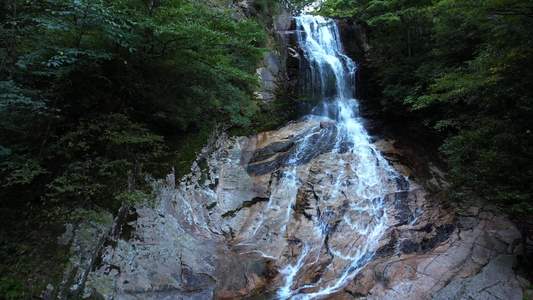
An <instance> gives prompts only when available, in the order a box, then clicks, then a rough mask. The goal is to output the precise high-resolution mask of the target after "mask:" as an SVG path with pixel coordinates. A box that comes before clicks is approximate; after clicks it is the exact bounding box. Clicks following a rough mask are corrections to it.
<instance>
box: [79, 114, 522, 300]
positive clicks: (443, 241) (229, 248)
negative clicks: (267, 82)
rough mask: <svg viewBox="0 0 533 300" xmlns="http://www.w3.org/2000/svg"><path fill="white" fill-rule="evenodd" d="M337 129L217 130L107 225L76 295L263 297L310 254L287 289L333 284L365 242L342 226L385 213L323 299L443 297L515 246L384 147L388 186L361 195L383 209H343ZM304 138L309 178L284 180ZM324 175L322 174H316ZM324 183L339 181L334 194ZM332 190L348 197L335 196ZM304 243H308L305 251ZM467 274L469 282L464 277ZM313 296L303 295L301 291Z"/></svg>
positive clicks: (496, 224)
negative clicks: (186, 162) (370, 250)
mask: <svg viewBox="0 0 533 300" xmlns="http://www.w3.org/2000/svg"><path fill="white" fill-rule="evenodd" d="M335 130H336V125H335V124H334V123H324V122H322V123H321V122H320V120H316V121H311V122H309V121H308V120H307V121H305V122H294V123H291V124H288V125H287V126H285V127H283V128H280V129H279V130H276V131H271V132H264V133H260V134H258V135H255V136H251V137H235V138H229V137H228V136H226V135H225V134H221V135H220V136H219V137H218V139H216V140H214V142H213V144H212V145H211V147H209V148H206V149H205V152H204V153H203V154H202V155H201V157H202V160H205V162H206V163H207V167H206V166H205V164H204V167H203V168H200V166H199V164H195V165H194V166H193V168H192V172H191V174H190V175H188V176H186V177H184V178H183V179H182V180H181V181H180V182H175V180H174V178H173V177H172V176H169V177H168V178H167V180H166V181H161V182H159V183H157V185H158V186H159V187H158V190H159V193H160V194H159V197H158V200H157V201H156V203H154V204H153V205H151V206H150V205H146V206H138V207H136V208H135V210H134V209H131V210H130V211H129V214H130V215H131V216H130V217H124V218H122V219H121V220H122V221H120V222H122V225H120V226H118V225H116V226H115V228H116V230H115V232H113V233H112V234H110V235H109V237H108V239H107V242H105V243H104V245H103V247H102V248H100V254H99V259H98V260H97V261H98V262H97V263H95V264H94V265H93V266H92V268H91V270H88V271H89V272H87V273H86V274H87V275H86V284H85V289H84V292H83V295H85V296H89V295H93V296H98V295H101V296H104V298H107V299H112V298H115V299H177V298H180V299H181V298H183V299H211V298H218V299H235V298H243V297H252V296H254V295H264V296H265V295H266V296H265V297H267V298H268V297H273V295H274V294H275V293H276V292H277V291H278V290H279V289H280V288H281V287H283V286H284V285H286V280H287V278H288V277H287V274H284V273H282V271H286V270H287V266H290V265H296V263H297V262H296V261H295V260H294V258H295V257H299V255H300V254H302V253H303V251H308V253H310V254H309V256H308V257H307V258H306V259H304V262H305V264H304V265H305V267H303V269H304V271H302V272H299V273H297V275H295V276H294V277H292V278H291V280H292V287H296V286H306V285H309V286H314V285H317V284H320V283H325V284H332V283H333V282H335V280H337V279H338V277H339V273H338V272H339V271H338V270H342V268H343V264H345V263H346V262H342V261H340V260H338V258H337V259H335V258H334V257H335V255H338V254H339V253H344V254H345V255H349V254H351V253H353V251H354V249H357V247H358V246H360V245H362V244H364V243H367V242H368V241H367V239H366V237H365V236H364V235H359V234H357V233H355V232H354V229H353V228H352V227H350V226H349V224H351V223H353V224H355V222H360V223H358V224H373V223H376V222H379V220H382V219H380V218H382V216H384V215H386V216H387V219H386V230H385V232H384V233H383V236H382V237H381V238H380V239H379V241H376V242H377V246H376V249H377V250H376V251H375V253H374V255H373V256H369V257H368V260H366V261H365V263H364V265H360V266H354V267H357V268H360V270H359V273H358V274H357V275H356V276H355V278H353V279H352V280H349V281H347V282H346V285H345V286H344V287H342V288H341V289H339V290H336V291H332V292H331V294H329V295H328V297H331V298H336V299H353V298H354V297H365V298H366V299H398V297H400V296H399V295H406V294H409V295H410V297H411V298H410V299H428V298H429V297H430V295H433V296H434V297H435V299H448V298H446V297H448V296H449V295H451V293H452V292H450V291H454V288H453V287H455V286H460V287H466V286H470V285H472V284H474V283H475V284H476V285H477V284H478V279H475V278H476V277H472V276H475V275H476V274H477V273H478V272H480V270H482V268H483V267H484V266H485V265H487V264H488V263H489V262H491V261H492V260H493V259H495V258H497V257H499V255H500V254H501V253H512V252H513V251H514V249H515V247H516V246H517V241H518V238H519V234H518V231H517V230H516V229H515V228H514V226H513V225H512V224H511V223H510V222H509V221H508V220H506V219H505V218H503V217H501V216H499V215H496V214H495V213H493V212H491V211H490V210H487V209H480V208H475V207H473V208H471V209H470V210H468V211H460V212H458V213H455V212H454V211H453V210H452V209H450V208H442V206H441V205H440V204H439V202H438V201H436V200H435V199H436V197H435V194H434V192H433V191H432V190H430V189H427V188H426V187H427V186H428V185H427V182H426V180H422V182H418V181H416V180H410V181H407V180H406V179H405V178H404V177H403V176H406V177H409V174H410V173H413V172H414V171H413V169H412V168H411V167H410V166H409V165H408V164H406V165H403V164H400V163H398V161H401V160H402V159H403V158H402V157H401V156H402V153H403V152H402V149H397V148H394V147H393V146H392V145H391V143H390V142H389V141H386V140H378V141H377V142H376V145H378V146H379V147H378V149H380V151H382V153H383V154H384V157H392V155H388V154H394V153H395V154H397V155H398V156H397V157H396V158H395V161H396V163H394V164H393V165H394V166H395V167H396V171H397V172H398V174H402V175H403V176H398V177H397V178H395V179H393V180H391V181H390V182H386V183H384V184H385V186H387V187H389V190H390V193H389V194H388V195H387V196H386V197H385V198H384V199H369V200H367V201H368V204H369V205H370V204H371V203H372V202H374V201H384V203H385V204H386V205H385V207H386V209H385V210H384V211H375V212H374V213H358V212H357V210H354V209H353V207H351V204H350V203H351V202H352V200H355V198H356V197H357V196H356V195H354V194H350V192H349V187H350V186H351V185H354V184H356V183H357V181H358V180H359V179H358V178H357V177H353V176H351V175H349V173H344V172H345V171H346V169H345V168H347V167H348V166H347V165H346V164H345V163H343V162H344V161H349V159H353V158H351V157H350V155H351V152H344V153H343V152H342V151H337V152H332V147H331V143H328V138H327V137H326V136H327V135H334V134H335ZM303 137H314V138H311V139H309V140H311V141H313V143H321V144H322V147H318V148H317V149H315V150H313V151H309V152H304V153H303V154H302V157H303V158H305V159H304V160H303V162H301V163H300V164H299V165H297V166H296V168H297V169H300V170H304V169H305V170H307V171H306V172H303V173H301V174H306V175H305V176H300V177H299V178H291V176H292V175H291V173H290V172H288V171H287V170H288V169H287V164H288V162H287V159H288V157H289V153H291V152H293V151H295V150H294V149H295V148H297V147H298V145H299V143H300V142H301V141H302V139H303ZM326 168H327V169H328V170H329V171H328V172H323V170H324V169H326ZM432 168H433V171H431V170H430V171H428V172H430V173H431V174H432V175H431V176H432V177H436V178H438V179H439V182H444V181H445V179H444V178H442V177H441V175H442V172H440V171H439V170H438V169H436V168H435V167H432ZM415 173H416V172H415ZM342 174H346V175H344V177H343V175H342ZM332 178H337V180H342V181H343V182H344V184H342V185H338V186H339V187H340V188H339V189H338V190H334V189H332V187H333V185H332ZM294 180H298V182H299V184H298V185H297V187H295V186H290V185H288V184H287V183H289V182H291V181H294ZM294 188H296V190H292V189H294ZM289 192H291V193H292V192H294V193H296V199H295V201H294V202H293V203H292V204H291V205H290V209H289V210H284V209H281V207H283V205H281V203H282V202H283V201H285V200H284V199H285V196H284V195H286V194H287V193H289ZM332 193H337V194H339V193H340V194H343V193H344V194H345V197H337V198H335V199H338V200H333V199H334V198H333V197H332V195H333V194H332ZM272 199H274V201H277V202H276V203H280V209H276V207H275V202H272ZM350 199H351V200H350ZM347 200H349V201H347ZM284 205H287V204H284ZM361 205H362V204H361ZM476 207H478V206H476ZM288 216H290V218H291V219H293V220H294V221H293V222H290V223H289V224H288V225H286V223H284V222H282V220H284V219H285V218H287V217H288ZM277 220H279V221H277ZM116 222H118V220H117V221H116ZM120 222H119V223H120ZM261 224H263V225H261ZM264 224H268V226H264ZM317 224H322V225H321V226H322V227H321V228H322V231H321V232H317V231H316V230H317V229H316V228H317ZM284 226H286V228H284ZM307 245H316V246H315V248H312V249H305V248H306V247H309V246H307ZM334 254H335V255H334ZM487 272H488V271H487ZM469 277H472V278H473V279H471V280H470V279H469V280H466V281H465V280H464V278H469ZM450 282H451V283H450ZM515 283H516V282H515V281H513V279H512V278H511V277H509V279H508V280H507V279H506V281H504V282H503V283H502V284H503V286H504V287H502V289H500V290H502V291H503V290H505V292H502V293H516V292H517V290H516V289H515V290H512V289H511V292H509V289H508V288H507V287H509V286H511V287H514V286H516V284H515ZM449 284H450V286H449V287H447V286H448V285H449ZM479 284H480V285H483V284H485V285H486V283H479ZM318 290H319V288H318V287H309V288H302V289H300V290H299V293H301V294H311V293H316V292H317V291H318ZM440 290H442V292H439V291H440ZM464 291H466V292H465V294H464V295H469V294H468V293H471V292H469V291H470V290H468V288H465V289H464ZM495 293H496V292H495ZM268 295H270V296H268ZM450 297H451V296H450ZM453 297H455V296H453ZM461 297H462V296H461ZM465 297H466V296H465ZM449 299H452V298H449ZM465 299H466V298H465Z"/></svg>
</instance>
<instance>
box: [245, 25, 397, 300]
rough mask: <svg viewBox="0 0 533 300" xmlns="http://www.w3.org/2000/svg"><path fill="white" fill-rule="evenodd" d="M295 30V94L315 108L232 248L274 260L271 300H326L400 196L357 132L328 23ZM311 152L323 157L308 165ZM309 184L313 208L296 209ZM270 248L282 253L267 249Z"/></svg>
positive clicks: (348, 76) (372, 246)
mask: <svg viewBox="0 0 533 300" xmlns="http://www.w3.org/2000/svg"><path fill="white" fill-rule="evenodd" d="M296 23H297V36H298V41H299V44H300V46H301V49H302V52H303V57H302V59H301V67H300V69H301V77H302V89H303V92H304V93H306V94H311V95H313V97H315V98H318V99H319V100H320V102H319V104H318V105H317V106H316V107H315V108H314V109H313V110H312V111H311V113H310V114H309V115H307V116H305V117H303V119H302V122H307V123H306V124H307V125H306V126H305V127H304V128H303V129H301V131H302V134H301V136H303V138H300V139H299V140H297V141H296V142H295V146H294V148H295V149H294V151H293V152H292V153H291V155H290V157H289V158H288V160H287V162H286V163H285V165H284V168H283V170H281V171H280V172H279V173H278V174H277V176H276V177H275V178H273V179H271V180H272V182H273V183H272V185H271V186H273V188H272V191H271V195H270V198H269V200H268V203H267V204H266V207H265V208H264V210H263V211H262V213H261V214H260V215H259V216H257V221H256V222H257V223H256V224H255V227H254V230H253V232H251V233H250V234H249V237H248V238H247V239H246V240H243V241H242V242H241V243H240V244H239V245H240V246H246V247H247V248H246V249H247V250H248V251H247V253H250V252H255V253H260V254H261V255H262V256H263V257H265V258H268V259H275V260H276V261H277V266H278V267H279V270H280V275H281V277H282V278H281V279H280V283H279V284H278V286H277V287H276V289H277V290H276V296H275V298H277V299H289V298H290V299H313V298H317V297H321V296H327V295H328V294H331V293H333V292H335V291H337V290H339V289H340V288H342V287H343V286H345V285H346V284H347V283H348V282H349V281H350V280H351V279H353V278H354V277H355V275H356V274H357V273H358V272H359V271H360V270H361V269H362V268H363V267H364V266H365V265H366V264H368V263H369V262H370V260H371V259H372V257H373V255H374V253H375V251H376V250H377V248H378V244H379V240H380V238H381V237H382V236H383V234H384V232H385V230H386V229H387V222H388V217H387V212H386V206H385V196H386V195H388V194H391V193H394V192H396V191H398V190H399V189H401V188H400V187H397V186H396V179H397V178H398V177H399V175H398V174H397V173H396V172H394V171H393V170H392V168H391V167H390V166H389V164H388V162H387V161H386V160H385V159H384V158H383V157H382V156H381V155H380V153H379V151H378V150H377V149H376V148H375V147H374V145H373V144H372V143H371V141H370V137H369V136H368V134H367V132H366V130H365V129H364V127H363V122H362V119H361V118H360V116H359V113H358V102H357V100H356V99H354V94H355V72H356V64H355V63H354V62H353V61H352V60H351V59H350V58H349V57H348V56H346V55H345V54H344V50H343V47H342V44H341V43H340V38H339V30H338V28H337V25H336V23H335V21H334V20H328V19H325V18H322V17H319V16H309V15H302V16H299V17H297V18H296ZM317 147H328V151H323V152H321V154H313V155H315V158H314V159H315V161H314V162H313V163H308V162H309V157H310V156H312V155H311V154H310V153H316V151H315V152H313V151H314V150H313V149H316V148H317ZM309 181H312V184H311V183H309ZM311 185H312V187H313V190H312V193H313V197H311V198H313V199H315V200H313V201H314V202H313V203H304V204H302V203H299V202H298V201H301V200H299V199H301V198H302V197H303V196H302V194H304V193H311V192H310V191H309V189H310V188H309V186H311ZM297 209H300V210H301V211H303V212H301V213H297V212H296V211H297ZM287 241H288V242H287ZM277 243H287V246H286V247H285V248H282V250H279V247H278V248H275V247H272V245H273V244H277Z"/></svg>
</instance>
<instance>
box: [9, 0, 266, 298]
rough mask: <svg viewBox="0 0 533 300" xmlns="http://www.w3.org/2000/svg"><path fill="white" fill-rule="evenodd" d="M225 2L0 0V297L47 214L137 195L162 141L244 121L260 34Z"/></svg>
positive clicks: (15, 289)
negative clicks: (213, 126) (214, 126)
mask: <svg viewBox="0 0 533 300" xmlns="http://www.w3.org/2000/svg"><path fill="white" fill-rule="evenodd" d="M263 2H264V1H263ZM232 7H235V4H233V1H219V0H195V1H189V0H155V1H144V0H117V1H102V0H30V1H22V0H7V1H3V2H2V3H1V4H0V20H1V24H0V220H1V221H0V222H1V228H2V229H1V230H0V256H1V257H2V262H1V265H0V273H1V275H2V278H1V280H0V294H2V295H6V297H8V298H16V297H20V296H21V293H22V292H21V291H23V286H24V285H25V283H24V282H21V281H19V279H20V278H23V277H32V276H33V275H36V273H34V272H36V268H35V266H34V265H31V264H30V261H31V260H33V262H35V261H36V260H39V258H37V259H36V256H35V255H37V256H38V255H39V252H41V254H42V256H43V255H44V254H45V252H47V251H46V249H47V248H46V245H41V246H40V247H41V248H42V249H43V250H39V247H38V246H37V244H38V243H39V241H41V242H42V239H46V238H47V237H48V234H51V231H52V230H51V228H52V223H53V224H56V223H59V224H61V220H64V216H68V215H69V214H70V212H71V211H73V210H74V209H80V208H81V209H98V208H100V209H106V210H108V211H112V212H114V211H116V209H117V207H118V206H120V205H121V204H122V203H124V202H129V201H135V200H136V199H139V198H143V197H144V196H143V195H144V194H145V193H147V192H149V187H148V186H147V184H146V183H145V180H144V178H145V175H146V173H145V172H146V170H147V169H150V168H152V169H155V168H156V167H154V164H155V162H156V161H157V159H158V157H161V156H163V155H164V154H165V152H172V151H175V149H174V148H172V147H169V146H168V143H167V142H166V138H167V137H170V136H181V137H182V142H180V144H184V143H185V142H186V143H189V144H192V143H194V142H196V141H197V139H198V138H197V137H198V136H205V134H203V131H208V130H204V129H205V128H208V127H209V126H208V125H206V124H215V123H226V124H231V125H232V126H237V127H247V126H251V124H252V122H253V120H254V118H255V115H256V114H257V112H258V108H257V103H256V102H257V101H256V99H255V97H254V95H253V93H254V91H256V90H257V86H258V80H257V78H256V76H255V74H254V73H255V69H256V66H257V63H258V62H259V61H260V60H261V58H262V56H263V53H264V48H263V47H264V45H265V37H266V34H265V30H264V28H263V27H264V25H263V24H261V22H259V21H258V20H257V19H255V18H253V17H244V16H243V14H242V13H240V12H238V11H237V10H236V9H234V8H232ZM202 130H203V131H202ZM187 136H188V137H187ZM190 136H193V137H194V138H190ZM174 140H176V138H174ZM177 148H183V146H182V145H178V146H177ZM38 230H42V234H41V237H39V234H35V232H37V231H38ZM50 237H52V236H50ZM39 238H41V240H39ZM50 243H51V244H53V243H54V241H50ZM54 251H56V249H55V248H54V247H52V248H51V249H50V254H51V255H52V256H53V255H54ZM41 258H44V257H41ZM49 268H50V267H49ZM17 274H18V275H17ZM19 275H20V276H19ZM36 276H37V275H36ZM34 279H35V278H34ZM30 281H32V280H31V279H30Z"/></svg>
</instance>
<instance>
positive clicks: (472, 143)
mask: <svg viewBox="0 0 533 300" xmlns="http://www.w3.org/2000/svg"><path fill="white" fill-rule="evenodd" d="M321 13H322V14H325V15H329V16H334V17H356V18H359V19H361V20H362V21H364V22H365V24H366V26H367V31H368V33H369V38H370V43H371V44H372V46H373V48H374V49H373V50H372V52H371V53H370V56H369V58H370V64H371V67H372V68H374V70H375V71H376V72H375V73H376V74H377V76H376V81H377V82H378V83H379V84H380V85H381V87H382V91H383V94H382V103H383V104H384V107H385V109H389V110H390V111H398V108H403V109H404V114H411V115H412V114H415V115H417V116H419V117H420V118H422V119H424V120H425V122H426V123H427V124H430V125H432V126H434V127H435V128H436V129H437V130H439V131H441V132H442V134H447V135H448V136H449V138H448V139H447V140H446V141H445V143H444V145H443V146H442V148H441V150H442V153H443V154H445V155H446V157H447V158H448V161H449V163H450V166H451V168H452V171H451V175H452V178H453V180H454V189H455V194H456V195H459V196H460V197H465V196H467V195H468V194H469V193H475V194H477V195H482V196H484V197H486V198H488V199H490V200H493V201H494V202H495V203H497V204H498V205H500V206H501V207H502V208H504V209H506V210H510V211H515V212H521V213H524V212H525V213H529V214H531V213H532V212H533V203H532V200H531V199H532V193H533V190H532V189H531V184H530V183H531V182H533V173H532V171H531V170H532V169H533V138H532V136H531V130H532V129H531V128H532V127H533V119H532V118H531V113H532V110H533V87H532V86H531V82H533V67H532V66H533V61H532V58H533V53H532V50H531V49H532V48H531V45H530V41H531V40H533V33H532V31H531V30H529V29H530V28H532V26H533V5H532V4H531V3H530V1H524V0H489V1H476V0H468V1H455V0H452V1H450V0H442V1H414V0H413V1H351V0H328V1H325V2H324V3H322V5H321Z"/></svg>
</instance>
